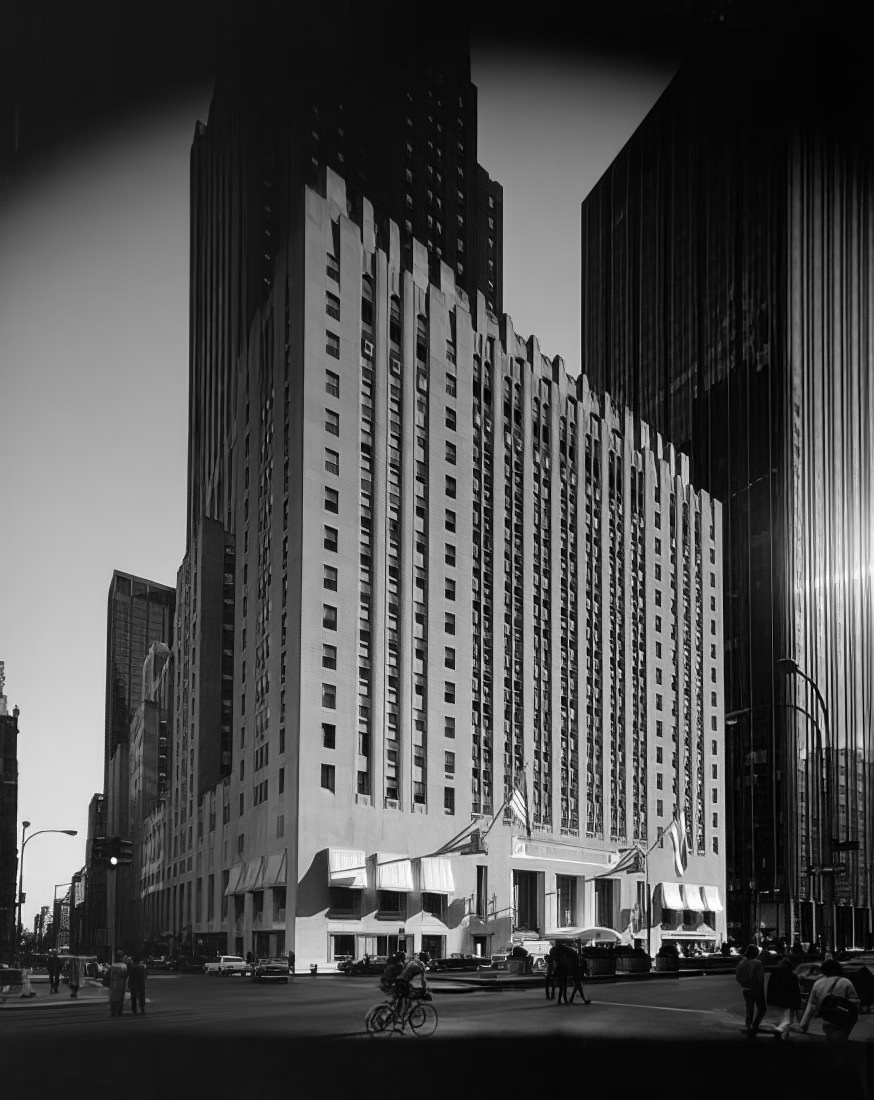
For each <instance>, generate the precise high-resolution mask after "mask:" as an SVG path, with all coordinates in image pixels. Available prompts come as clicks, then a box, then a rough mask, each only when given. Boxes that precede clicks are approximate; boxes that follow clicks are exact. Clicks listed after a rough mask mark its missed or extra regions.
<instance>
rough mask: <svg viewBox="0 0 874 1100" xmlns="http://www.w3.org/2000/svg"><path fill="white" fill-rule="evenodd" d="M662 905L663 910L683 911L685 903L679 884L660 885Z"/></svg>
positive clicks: (664, 883) (667, 883) (665, 883)
mask: <svg viewBox="0 0 874 1100" xmlns="http://www.w3.org/2000/svg"><path fill="white" fill-rule="evenodd" d="M662 905H663V906H664V907H665V909H685V908H686V903H685V902H684V901H683V895H682V893H681V891H680V884H679V882H663V883H662Z"/></svg>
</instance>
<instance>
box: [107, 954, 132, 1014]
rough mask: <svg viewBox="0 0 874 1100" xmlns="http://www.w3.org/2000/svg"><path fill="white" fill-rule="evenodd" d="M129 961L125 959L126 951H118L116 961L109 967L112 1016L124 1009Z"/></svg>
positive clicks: (110, 1010)
mask: <svg viewBox="0 0 874 1100" xmlns="http://www.w3.org/2000/svg"><path fill="white" fill-rule="evenodd" d="M127 974H128V968H127V963H126V962H125V961H124V952H123V951H118V952H116V955H115V962H114V963H113V964H112V966H111V967H110V968H109V1012H110V1015H112V1016H120V1015H121V1014H122V1012H123V1011H124V993H125V987H126V986H127Z"/></svg>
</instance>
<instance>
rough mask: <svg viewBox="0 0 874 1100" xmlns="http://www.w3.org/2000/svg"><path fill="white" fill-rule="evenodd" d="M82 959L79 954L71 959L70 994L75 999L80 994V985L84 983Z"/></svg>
mask: <svg viewBox="0 0 874 1100" xmlns="http://www.w3.org/2000/svg"><path fill="white" fill-rule="evenodd" d="M82 973H83V967H82V960H81V959H80V958H79V956H78V955H74V956H73V957H72V958H71V959H70V996H71V997H72V999H73V1000H74V1001H75V1000H76V998H77V997H78V996H79V986H80V985H81V984H82Z"/></svg>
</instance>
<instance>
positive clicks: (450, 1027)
mask: <svg viewBox="0 0 874 1100" xmlns="http://www.w3.org/2000/svg"><path fill="white" fill-rule="evenodd" d="M36 988H37V992H38V997H37V998H35V999H34V1001H32V1002H30V1003H29V1004H28V1006H27V1007H26V1008H20V1009H17V1010H12V1011H10V1010H9V1009H4V1010H3V1011H2V1012H0V1068H3V1071H4V1073H5V1074H6V1076H5V1078H4V1079H5V1080H6V1081H9V1069H8V1067H9V1065H10V1062H9V1060H8V1055H9V1053H10V1051H14V1059H13V1065H14V1073H17V1074H20V1075H21V1082H20V1084H21V1088H22V1089H24V1091H25V1092H27V1093H28V1094H29V1095H31V1096H36V1097H39V1096H42V1095H48V1094H49V1091H50V1090H51V1088H52V1087H53V1085H56V1083H57V1082H56V1081H55V1077H56V1075H57V1073H58V1072H59V1070H60V1068H61V1067H64V1066H67V1065H69V1064H70V1060H71V1059H72V1064H74V1065H76V1066H82V1067H84V1068H85V1075H86V1077H87V1078H88V1080H89V1082H90V1084H91V1087H89V1089H88V1091H87V1093H86V1092H85V1091H82V1092H79V1091H76V1090H75V1089H74V1096H79V1095H83V1096H84V1095H89V1096H100V1095H104V1093H103V1092H102V1091H101V1089H102V1088H103V1087H104V1086H105V1088H106V1092H105V1095H110V1093H113V1094H114V1093H115V1092H121V1093H123V1094H124V1095H125V1096H126V1097H130V1096H149V1097H153V1098H155V1100H157V1098H158V1097H160V1098H162V1100H163V1098H164V1097H170V1096H176V1095H179V1096H180V1097H181V1096H185V1097H186V1098H187V1100H191V1098H193V1097H197V1096H200V1095H207V1094H208V1095H210V1096H216V1097H224V1096H229V1097H234V1098H235V1100H238V1098H241V1100H250V1098H258V1100H260V1098H262V1097H264V1098H266V1097H272V1096H274V1095H275V1096H288V1095H290V1094H292V1093H293V1094H294V1095H296V1096H297V1097H304V1098H305V1097H309V1096H314V1097H315V1096H318V1097H319V1100H330V1098H331V1097H333V1096H338V1097H339V1096H343V1097H345V1096H346V1095H347V1093H350V1092H351V1093H352V1094H353V1095H355V1096H356V1097H358V1096H361V1095H368V1096H369V1095H379V1096H380V1097H385V1096H386V1095H387V1094H391V1093H394V1092H401V1093H402V1094H404V1095H406V1093H407V1092H409V1093H410V1095H411V1096H413V1097H415V1098H416V1100H418V1098H419V1097H423V1096H424V1097H429V1096H441V1097H442V1096H452V1097H460V1098H465V1097H466V1096H467V1095H476V1096H484V1097H485V1096H490V1095H492V1094H493V1092H494V1090H496V1089H503V1090H504V1091H505V1092H506V1095H508V1096H515V1095H517V1091H518V1090H520V1089H521V1088H522V1086H523V1084H525V1083H527V1082H530V1087H531V1088H538V1090H539V1089H541V1088H542V1087H543V1086H544V1085H545V1084H546V1083H547V1081H549V1080H555V1081H557V1082H562V1084H563V1085H567V1086H568V1087H575V1086H578V1090H579V1091H585V1090H586V1088H587V1087H589V1086H591V1085H593V1084H595V1083H597V1084H599V1085H600V1084H605V1085H608V1086H609V1095H610V1096H611V1097H612V1096H621V1095H626V1094H627V1095H632V1094H633V1095H635V1096H637V1097H638V1098H639V1096H640V1090H641V1089H645V1090H646V1091H647V1092H648V1093H649V1094H650V1095H652V1096H655V1097H660V1096H668V1095H670V1094H672V1093H674V1092H675V1091H677V1090H679V1092H680V1093H682V1092H683V1091H684V1090H683V1088H681V1087H680V1085H681V1084H682V1082H683V1081H684V1080H685V1081H686V1082H687V1083H688V1082H692V1081H694V1082H696V1089H695V1091H696V1093H703V1094H704V1095H707V1096H709V1097H712V1096H717V1097H721V1096H724V1095H728V1094H729V1091H728V1090H730V1091H731V1092H732V1093H733V1094H735V1095H742V1096H743V1098H744V1100H749V1098H752V1097H755V1096H758V1095H761V1096H763V1097H764V1096H767V1097H768V1100H774V1097H775V1096H783V1095H786V1094H787V1093H790V1092H791V1093H794V1094H795V1095H796V1096H801V1097H804V1096H807V1095H817V1091H820V1092H822V1093H823V1094H831V1093H832V1092H834V1091H836V1090H838V1085H839V1084H840V1094H841V1096H842V1100H846V1098H847V1097H855V1096H863V1095H865V1094H864V1093H863V1092H862V1091H860V1089H859V1087H858V1084H857V1085H856V1086H855V1091H854V1090H853V1083H852V1081H849V1079H848V1081H847V1082H842V1083H839V1082H838V1081H836V1080H835V1079H834V1074H835V1072H837V1071H836V1070H835V1067H834V1065H833V1061H832V1059H831V1057H830V1052H829V1051H828V1050H827V1049H826V1044H825V1042H824V1041H823V1040H822V1039H821V1038H820V1037H818V1036H814V1035H811V1036H797V1037H792V1039H791V1040H790V1041H789V1042H787V1043H776V1042H774V1041H773V1039H771V1038H770V1037H769V1036H764V1035H763V1036H761V1037H759V1038H758V1039H757V1040H755V1041H754V1042H751V1041H749V1040H748V1039H746V1037H745V1036H744V1035H743V1034H742V1033H741V1030H740V1029H741V1026H742V1024H743V1006H742V997H741V993H740V988H739V987H738V985H737V983H736V982H735V980H734V978H733V976H730V975H728V976H708V977H684V978H679V979H676V980H661V981H657V980H653V981H646V982H644V981H641V982H621V983H620V982H617V983H604V984H595V983H590V984H589V985H588V986H587V991H588V993H589V996H590V997H591V999H592V1001H593V1004H592V1005H588V1006H587V1005H582V1004H580V1003H579V1001H577V1002H575V1003H574V1004H572V1005H567V1006H565V1005H558V1004H556V1003H554V1002H550V1001H547V1000H546V999H545V997H544V994H543V991H542V989H540V988H538V989H508V990H504V991H494V992H492V991H489V992H473V993H457V992H455V993H453V992H450V990H451V989H453V988H458V987H457V986H453V985H452V984H450V983H445V984H444V983H439V982H435V983H434V989H435V993H434V1001H433V1003H434V1005H435V1007H436V1009H437V1012H438V1014H439V1027H438V1031H437V1034H436V1035H435V1036H433V1037H432V1038H429V1039H422V1038H418V1037H414V1036H403V1037H397V1038H392V1039H388V1040H386V1039H382V1040H380V1039H372V1038H370V1037H368V1036H367V1034H366V1032H365V1030H364V1015H365V1012H366V1010H367V1009H368V1007H370V1005H372V1004H374V1003H376V1002H377V1001H378V1000H381V999H382V998H381V996H380V993H379V989H378V984H377V979H376V978H375V977H362V978H343V977H339V976H327V975H325V976H320V977H316V978H311V977H309V976H301V977H297V978H295V979H292V981H291V982H290V983H289V984H288V985H285V984H275V985H266V984H265V985H262V984H257V983H254V982H251V981H249V980H246V979H240V978H207V977H204V976H200V975H190V976H188V975H183V976H177V975H164V974H156V975H152V976H150V977H149V979H148V983H147V991H146V995H147V1013H146V1015H145V1017H133V1016H131V1015H130V1013H129V1011H126V1012H125V1014H124V1015H123V1016H122V1017H121V1018H120V1019H113V1018H111V1017H110V1014H109V1007H108V1001H107V998H106V991H105V990H102V989H91V990H89V991H88V992H87V995H86V996H85V997H84V998H83V999H82V1001H81V1003H77V1004H73V1003H71V1002H70V1001H69V998H68V997H66V995H65V994H64V993H63V992H62V993H61V994H60V995H59V997H58V998H49V996H48V991H47V988H46V987H44V986H40V985H37V987H36ZM766 1023H767V1018H766ZM814 1030H818V1025H816V1024H815V1025H814V1026H813V1027H812V1028H811V1032H813V1031H814ZM872 1039H874V1016H863V1017H862V1019H861V1021H860V1023H859V1025H858V1027H857V1028H856V1031H855V1033H854V1042H853V1043H852V1044H851V1045H852V1047H853V1050H852V1052H851V1055H852V1058H851V1063H852V1064H851V1069H852V1070H853V1071H854V1072H853V1076H854V1077H855V1080H856V1082H858V1081H859V1080H860V1079H867V1069H866V1068H865V1067H866V1065H867V1057H868V1051H869V1049H870V1048H874V1042H870V1040H872ZM47 1054H50V1055H51V1057H49V1058H47V1057H46V1055H47ZM89 1066H95V1067H99V1072H98V1074H97V1077H96V1078H95V1077H94V1076H93V1075H92V1073H91V1072H90V1071H89V1070H88V1069H87V1067H89ZM63 1073H64V1076H66V1070H63ZM13 1075H14V1074H13ZM117 1075H121V1077H122V1078H123V1079H124V1084H123V1085H120V1086H119V1087H118V1088H116V1087H114V1086H113V1084H112V1083H113V1081H116V1082H118V1077H117ZM408 1076H409V1077H410V1079H411V1080H412V1081H414V1082H415V1087H413V1086H412V1085H410V1083H409V1081H407V1077H408ZM872 1080H874V1077H872ZM405 1081H406V1083H405ZM353 1082H354V1083H353ZM507 1090H508V1091H507ZM576 1090H577V1089H576V1088H575V1091H576ZM811 1090H812V1091H811ZM4 1091H5V1090H4ZM22 1094H23V1093H22V1092H21V1091H19V1092H18V1093H17V1094H16V1093H14V1092H10V1093H9V1095H10V1096H14V1095H22ZM872 1096H874V1093H872Z"/></svg>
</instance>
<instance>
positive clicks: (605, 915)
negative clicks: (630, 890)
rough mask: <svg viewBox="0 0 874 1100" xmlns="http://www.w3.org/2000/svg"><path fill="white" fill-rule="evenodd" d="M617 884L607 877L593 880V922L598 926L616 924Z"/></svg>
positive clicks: (617, 917)
mask: <svg viewBox="0 0 874 1100" xmlns="http://www.w3.org/2000/svg"><path fill="white" fill-rule="evenodd" d="M618 886H619V883H618V882H614V881H613V880H612V879H609V878H599V879H596V880H595V924H596V925H597V926H598V927H599V928H616V926H617V924H618V921H619V912H618V904H617V901H618V894H619V890H618Z"/></svg>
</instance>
